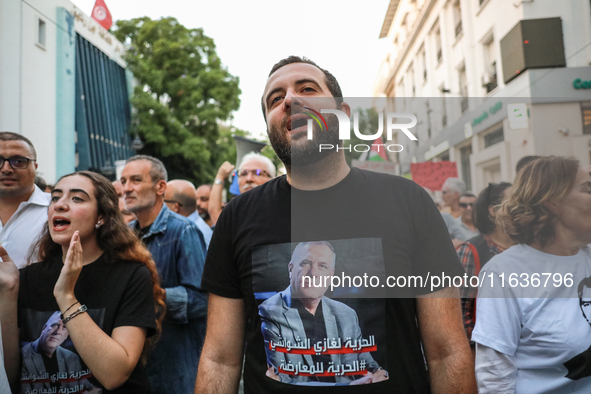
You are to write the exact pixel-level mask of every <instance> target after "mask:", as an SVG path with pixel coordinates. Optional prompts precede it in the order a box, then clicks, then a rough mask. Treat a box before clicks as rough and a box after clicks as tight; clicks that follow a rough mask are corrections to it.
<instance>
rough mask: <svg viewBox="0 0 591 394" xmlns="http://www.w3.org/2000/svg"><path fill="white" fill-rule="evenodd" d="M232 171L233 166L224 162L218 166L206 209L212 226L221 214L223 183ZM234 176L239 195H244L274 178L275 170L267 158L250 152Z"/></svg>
mask: <svg viewBox="0 0 591 394" xmlns="http://www.w3.org/2000/svg"><path fill="white" fill-rule="evenodd" d="M232 171H234V166H233V165H232V164H230V163H229V162H227V161H225V162H224V163H223V164H222V165H221V166H220V168H219V170H218V174H217V175H216V177H215V180H214V181H213V186H212V187H211V194H210V195H209V208H208V210H209V216H210V218H211V221H212V223H213V225H215V223H216V222H217V220H218V217H219V216H220V213H221V212H222V191H223V190H224V183H225V182H226V179H228V178H229V177H230V175H231V174H232ZM236 175H237V176H238V187H239V189H240V193H244V192H247V191H249V190H252V189H254V188H255V187H257V186H260V185H262V184H263V183H265V182H267V181H269V180H271V179H273V178H275V175H276V169H275V165H274V164H273V162H272V161H271V159H269V158H268V157H266V156H263V155H261V154H260V153H255V152H250V153H248V154H247V155H245V156H244V157H243V158H242V160H241V161H240V166H239V167H238V172H237V174H236Z"/></svg>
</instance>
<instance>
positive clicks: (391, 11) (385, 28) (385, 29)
mask: <svg viewBox="0 0 591 394" xmlns="http://www.w3.org/2000/svg"><path fill="white" fill-rule="evenodd" d="M398 4H400V0H390V4H389V5H388V11H386V17H385V18H384V23H383V24H382V30H381V32H380V38H384V37H387V36H388V33H389V32H390V27H391V26H392V21H393V20H394V15H396V10H397V9H398Z"/></svg>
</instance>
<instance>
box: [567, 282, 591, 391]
mask: <svg viewBox="0 0 591 394" xmlns="http://www.w3.org/2000/svg"><path fill="white" fill-rule="evenodd" d="M577 293H578V296H579V299H578V302H579V309H580V310H581V315H582V316H581V317H582V318H584V319H585V321H586V322H587V324H588V325H589V327H585V328H588V332H589V334H590V335H591V277H588V278H584V279H583V280H581V281H580V282H579V284H578V286H577ZM564 366H565V367H566V368H567V369H568V374H567V375H566V377H567V378H568V379H571V380H579V379H583V378H588V377H589V376H591V346H589V348H587V349H586V350H584V351H583V352H581V353H580V354H578V355H576V356H574V357H573V358H571V359H570V360H568V361H567V362H565V363H564Z"/></svg>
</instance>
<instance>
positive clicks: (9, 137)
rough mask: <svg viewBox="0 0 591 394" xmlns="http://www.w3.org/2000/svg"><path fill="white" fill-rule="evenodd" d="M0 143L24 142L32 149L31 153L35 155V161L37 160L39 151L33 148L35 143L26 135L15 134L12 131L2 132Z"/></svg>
mask: <svg viewBox="0 0 591 394" xmlns="http://www.w3.org/2000/svg"><path fill="white" fill-rule="evenodd" d="M0 141H23V142H25V143H26V144H27V145H29V147H30V148H31V153H33V159H34V160H37V151H36V150H35V147H34V146H33V143H32V142H31V141H30V140H29V139H28V138H27V137H25V136H24V135H21V134H18V133H13V132H11V131H0Z"/></svg>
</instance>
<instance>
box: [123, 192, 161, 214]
mask: <svg viewBox="0 0 591 394" xmlns="http://www.w3.org/2000/svg"><path fill="white" fill-rule="evenodd" d="M136 204H137V205H136V206H135V207H127V206H126V207H125V209H127V210H128V211H129V212H131V213H133V214H134V215H137V214H138V213H141V212H144V211H147V210H150V209H152V208H153V207H154V206H155V205H156V194H146V195H144V196H142V198H141V199H140V198H137V199H136Z"/></svg>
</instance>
